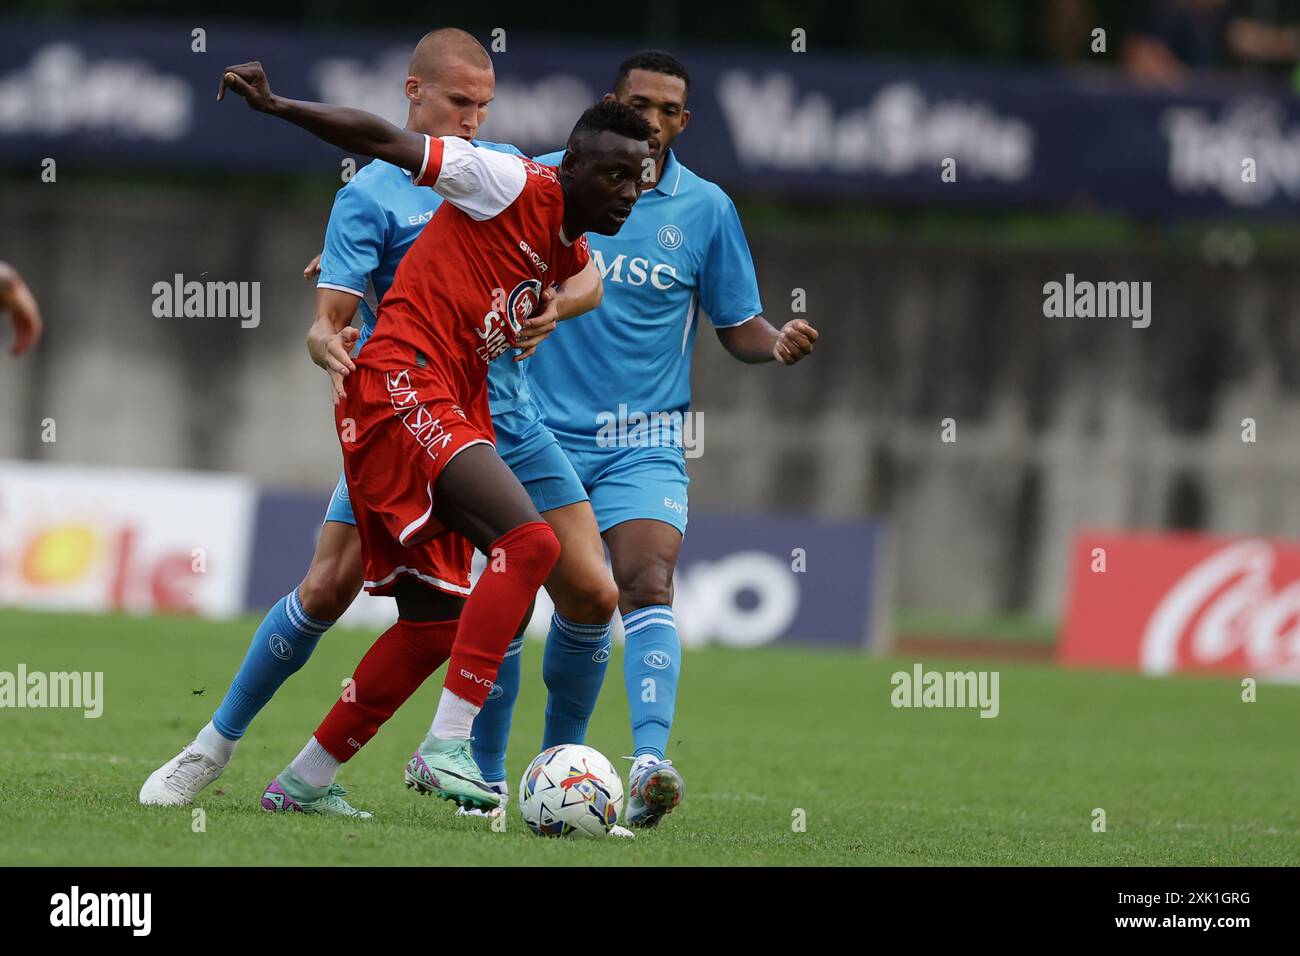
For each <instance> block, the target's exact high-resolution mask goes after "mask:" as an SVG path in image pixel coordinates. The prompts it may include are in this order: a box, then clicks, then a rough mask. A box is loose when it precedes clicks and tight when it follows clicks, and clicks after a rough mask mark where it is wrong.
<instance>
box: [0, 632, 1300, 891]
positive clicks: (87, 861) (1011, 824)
mask: <svg viewBox="0 0 1300 956" xmlns="http://www.w3.org/2000/svg"><path fill="white" fill-rule="evenodd" d="M254 623H255V622H254V621H252V620H243V621H236V622H221V623H214V622H206V621H197V620H190V619H183V618H161V617H159V618H130V617H120V616H104V617H96V616H82V615H56V614H33V613H21V612H15V611H0V671H10V672H13V671H16V670H17V666H18V664H19V663H23V664H26V665H27V668H28V670H29V671H36V670H40V671H66V670H79V671H87V670H89V671H103V672H104V697H105V703H104V712H103V716H101V717H100V718H98V719H85V718H84V717H82V716H81V713H80V712H79V711H69V710H51V709H46V710H37V709H21V710H20V709H7V708H6V709H0V864H35V865H44V864H60V865H121V864H132V865H167V866H175V865H186V864H200V865H231V864H234V865H239V864H256V865H286V864H316V865H348V864H401V865H422V866H430V865H439V864H453V865H463V864H525V865H542V866H549V865H564V864H581V865H592V864H623V865H628V864H638V865H642V864H668V865H692V864H728V865H747V864H778V865H779V864H798V865H806V864H995V865H996V864H1028V865H1037V864H1053V865H1055V864H1082V865H1100V864H1119V865H1126V864H1155V865H1163V864H1208V865H1218V864H1224V865H1235V864H1269V865H1275V864H1296V863H1297V862H1300V804H1298V803H1297V801H1296V799H1295V796H1296V793H1297V792H1300V760H1297V757H1296V746H1295V744H1296V739H1297V737H1296V734H1297V728H1298V727H1300V688H1296V687H1288V686H1275V685H1267V684H1265V685H1261V686H1260V687H1259V691H1258V700H1257V702H1255V703H1244V702H1243V701H1242V700H1241V688H1240V685H1239V683H1238V682H1237V681H1235V680H1217V679H1176V680H1150V679H1145V678H1141V677H1137V676H1133V675H1127V674H1103V673H1091V672H1071V671H1062V670H1057V669H1055V668H1051V667H1044V666H1009V665H1008V666H999V665H998V664H996V663H991V662H980V663H978V664H970V665H968V666H964V667H963V666H961V665H958V664H951V663H947V662H940V661H926V662H925V663H926V666H927V667H929V668H935V669H945V670H946V669H971V668H986V669H987V668H994V669H997V670H998V671H999V672H1000V675H1001V681H1000V697H1001V712H1000V714H999V716H998V717H996V718H995V719H981V718H979V717H978V715H977V713H976V711H974V710H935V709H932V710H919V709H917V710H911V709H895V708H893V707H892V706H891V705H890V691H891V686H890V675H891V674H892V673H893V672H894V671H896V670H910V668H911V666H912V663H913V662H912V660H910V659H908V660H902V659H881V658H870V657H865V656H862V655H851V654H845V653H832V652H821V651H813V650H792V649H784V648H783V649H764V650H756V651H729V650H721V649H712V648H711V649H707V650H700V651H691V652H688V653H687V655H686V662H685V668H684V671H683V681H682V685H681V690H680V693H679V699H678V712H677V723H676V725H675V726H674V728H673V745H672V749H671V754H670V756H672V757H673V758H674V760H675V762H676V763H677V764H678V765H679V766H680V767H681V768H682V770H683V772H684V775H685V778H686V782H687V793H686V799H685V802H684V803H683V804H682V806H681V807H680V808H679V809H678V810H677V811H676V812H675V813H674V814H673V815H672V816H671V817H670V818H669V819H668V820H667V822H666V823H665V824H664V825H663V826H662V827H660V828H659V829H658V830H656V831H651V832H646V833H642V834H640V835H639V836H638V837H637V839H636V840H634V841H621V840H605V841H600V842H594V841H579V840H542V839H539V838H537V837H535V836H533V835H532V834H531V833H529V832H528V830H527V828H526V827H525V826H524V825H523V822H522V820H520V819H519V817H518V813H517V810H516V808H515V807H514V806H512V807H511V808H510V814H509V817H508V826H507V828H506V830H505V832H500V833H498V832H493V831H492V830H491V829H490V828H489V827H488V826H487V824H486V822H485V821H483V820H482V819H466V818H460V819H457V818H456V817H454V816H453V808H452V807H451V805H450V804H447V803H444V802H441V801H436V800H433V799H431V798H423V797H417V796H415V795H414V794H413V793H412V792H409V791H407V790H406V789H405V788H404V787H403V786H402V769H403V766H404V764H405V761H406V758H407V756H408V755H409V754H410V752H411V750H412V748H413V747H414V746H415V744H416V743H417V742H418V741H419V740H420V738H421V737H422V735H423V733H424V731H425V729H426V727H427V724H428V721H429V719H430V718H431V716H432V710H433V706H434V702H435V700H436V695H437V691H438V688H439V687H440V684H441V681H440V680H439V679H438V678H437V677H436V676H435V678H433V679H431V680H430V681H429V682H428V683H427V684H426V685H425V686H424V687H423V688H422V689H421V690H420V692H419V693H418V694H417V695H416V697H415V698H414V699H413V700H412V701H411V702H410V703H408V705H407V706H406V707H405V708H404V709H403V710H402V711H401V712H400V713H399V714H398V715H397V716H396V717H395V718H394V719H393V720H392V721H390V723H389V724H388V725H387V726H386V727H385V728H384V729H383V730H382V731H381V732H380V734H379V736H378V737H377V738H376V739H375V740H374V741H373V742H372V743H371V744H370V745H369V746H368V747H366V748H365V750H364V751H362V752H361V753H360V754H359V755H358V756H357V757H355V758H354V759H353V760H352V761H351V763H349V764H348V765H347V766H346V767H345V768H344V771H343V774H342V775H341V777H340V781H341V782H342V783H343V784H344V785H345V786H346V787H348V788H349V790H350V795H349V799H350V800H352V801H353V803H354V804H355V805H357V806H360V807H364V808H367V809H370V810H372V811H374V813H375V819H374V820H370V821H355V822H344V821H337V820H332V819H324V818H314V817H291V816H271V815H268V814H264V813H262V812H261V811H260V810H259V809H258V797H259V796H260V795H261V791H262V787H263V786H264V785H265V784H266V783H267V781H269V780H270V779H271V777H272V776H273V775H274V774H275V773H276V772H278V771H279V770H280V769H281V768H282V767H283V766H284V765H285V763H286V762H287V761H288V760H289V759H290V758H291V757H292V756H293V755H294V754H295V753H297V751H298V749H299V748H300V747H301V746H302V744H303V743H304V742H305V741H306V739H307V737H308V735H309V734H310V733H311V731H312V730H313V729H314V728H315V727H316V725H317V723H318V722H319V721H320V719H321V717H323V716H324V714H325V712H326V710H327V709H328V708H329V706H330V704H331V703H332V701H333V699H334V696H335V695H336V694H337V693H338V690H339V687H340V684H341V681H342V679H343V678H344V677H345V676H347V675H348V674H350V673H351V669H352V665H353V664H355V662H356V661H357V660H358V659H359V658H360V656H361V654H362V653H363V651H364V650H365V648H366V647H367V646H369V643H370V641H371V640H372V639H373V636H374V635H372V634H370V633H367V632H359V631H348V630H344V629H341V628H340V629H336V630H334V631H332V632H330V633H329V634H327V635H326V636H325V637H324V638H323V639H322V641H321V644H320V646H319V648H318V650H317V652H316V654H315V656H314V657H313V659H312V660H311V662H310V663H309V664H308V665H307V666H306V667H305V668H304V669H303V670H302V671H300V672H299V673H298V674H297V675H296V676H295V677H294V678H292V679H291V680H290V682H289V683H288V684H286V686H285V687H284V688H283V689H282V690H281V692H280V694H279V695H278V696H277V697H276V699H275V700H274V701H272V703H271V704H270V706H269V707H268V708H267V709H266V710H265V711H264V712H263V713H262V715H261V717H260V718H259V719H258V720H257V721H256V722H255V723H254V725H253V727H252V729H251V730H250V732H249V734H248V736H247V737H246V738H245V739H244V742H243V744H242V745H241V747H240V750H239V752H238V754H237V755H236V757H235V760H234V762H233V763H232V764H231V766H230V768H229V769H228V770H227V771H226V773H225V775H224V776H223V777H222V778H221V779H220V780H218V781H217V783H216V784H215V785H214V786H213V787H211V788H209V790H208V791H205V793H204V794H203V795H202V796H201V797H200V800H199V802H198V804H197V806H200V807H202V809H203V811H204V815H205V817H206V820H205V826H204V828H202V832H195V829H196V827H195V821H194V817H193V814H192V811H191V808H156V807H141V806H139V805H138V804H137V803H136V795H137V793H138V791H139V788H140V784H141V783H142V782H143V781H144V778H145V777H146V776H147V775H148V774H149V772H150V771H151V770H153V769H154V767H155V766H157V765H158V764H160V763H162V761H164V760H166V759H167V758H169V757H171V756H172V755H173V754H174V753H175V752H176V751H177V750H179V749H180V747H181V745H183V744H185V743H186V742H188V741H189V740H190V739H191V738H192V736H193V734H194V732H195V731H196V730H197V729H198V728H199V727H200V726H202V724H203V723H204V722H205V721H207V719H208V718H209V717H210V715H211V713H212V710H213V708H214V707H215V706H216V705H217V703H218V702H219V701H220V698H221V696H222V694H223V693H224V691H225V689H226V684H227V681H228V680H229V678H230V676H231V675H232V674H233V672H234V669H235V667H236V666H237V665H238V663H239V661H240V660H241V659H242V656H243V654H244V650H245V648H246V645H247V640H248V635H249V633H250V630H251V628H252V626H253V625H254ZM524 655H525V656H524V684H523V690H522V692H521V695H520V700H519V706H518V709H517V711H516V715H515V722H514V734H513V737H512V741H511V749H510V760H509V770H510V776H511V778H512V779H511V785H512V789H513V788H514V786H515V783H516V781H517V778H518V776H519V775H520V774H521V773H522V772H523V768H524V766H525V765H526V763H527V761H528V760H529V759H530V758H531V757H532V756H533V753H534V751H535V750H536V747H537V744H538V740H539V736H540V733H541V721H542V707H543V703H544V692H543V689H542V686H541V677H540V661H541V648H540V646H539V645H537V644H535V643H529V644H528V645H527V646H526V647H525V650H524ZM588 742H589V743H590V744H592V745H593V746H595V747H596V748H598V749H599V750H601V751H602V752H604V753H605V754H606V755H607V756H609V757H610V758H611V759H612V760H613V761H614V762H615V764H616V765H617V766H619V767H620V768H621V769H626V767H627V763H626V762H624V761H621V760H620V759H619V758H620V757H621V756H622V755H623V754H625V753H628V752H629V733H628V729H627V704H626V701H625V699H624V692H623V687H622V680H621V658H620V657H619V656H618V655H617V654H616V655H615V657H614V659H613V661H612V662H611V665H610V671H609V677H608V680H607V684H606V687H605V689H604V692H603V693H602V696H601V700H600V704H599V706H598V708H597V712H596V716H595V718H594V720H593V724H592V729H591V733H590V735H589V741H588ZM1094 808H1102V809H1104V810H1105V813H1106V832H1104V833H1099V832H1094V830H1093V810H1094ZM798 811H803V812H802V813H799V812H798ZM800 819H803V821H804V824H805V826H804V829H803V831H802V832H800V831H799V830H798V827H797V823H798V822H799V820H800Z"/></svg>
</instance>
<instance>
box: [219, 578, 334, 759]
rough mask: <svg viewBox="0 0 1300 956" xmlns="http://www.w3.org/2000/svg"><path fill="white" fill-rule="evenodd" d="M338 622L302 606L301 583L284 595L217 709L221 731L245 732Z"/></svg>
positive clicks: (231, 737) (257, 633)
mask: <svg viewBox="0 0 1300 956" xmlns="http://www.w3.org/2000/svg"><path fill="white" fill-rule="evenodd" d="M333 623H334V622H333V621H318V620H316V619H315V618H313V617H310V616H309V615H308V614H307V612H306V611H304V610H303V609H302V601H301V600H299V598H298V589H297V588H294V589H293V590H292V591H290V592H289V593H288V594H286V595H285V596H284V597H282V598H280V600H279V601H277V602H276V603H275V606H274V607H273V608H271V610H269V611H267V613H266V617H264V618H262V623H261V624H259V625H258V626H257V630H256V631H254V632H253V641H252V643H251V644H250V645H249V647H248V654H247V656H245V658H244V663H243V664H241V665H239V673H237V674H236V675H235V679H234V680H233V681H232V682H231V684H230V690H228V691H226V696H225V698H224V699H223V700H222V701H221V706H220V707H218V708H217V712H216V713H215V714H213V715H212V725H213V726H214V727H216V728H217V732H218V733H219V734H221V736H223V737H226V738H228V739H229V740H238V739H239V738H241V737H243V736H244V732H245V731H246V730H248V725H249V724H251V723H252V722H253V718H254V717H256V716H257V714H258V711H260V710H261V709H262V708H263V707H265V706H266V704H267V701H269V700H270V699H271V698H272V697H273V696H275V692H276V691H277V690H279V689H280V685H281V684H283V683H284V682H285V681H286V680H288V679H289V675H290V674H293V673H296V672H297V670H298V668H300V667H302V665H303V664H305V663H307V658H309V657H311V652H312V651H314V650H315V649H316V642H317V641H319V640H320V636H321V635H322V634H324V633H325V632H326V631H328V630H329V629H330V626H331V625H332V624H333Z"/></svg>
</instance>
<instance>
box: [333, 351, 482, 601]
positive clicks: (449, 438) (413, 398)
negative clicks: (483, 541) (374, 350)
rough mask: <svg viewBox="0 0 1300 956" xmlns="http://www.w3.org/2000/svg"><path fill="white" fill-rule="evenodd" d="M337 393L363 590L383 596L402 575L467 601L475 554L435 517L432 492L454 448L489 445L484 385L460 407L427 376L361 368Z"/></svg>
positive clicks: (436, 378)
mask: <svg viewBox="0 0 1300 956" xmlns="http://www.w3.org/2000/svg"><path fill="white" fill-rule="evenodd" d="M344 387H345V388H346V390H347V398H345V399H343V400H342V401H341V402H340V403H339V404H338V406H337V407H336V408H335V411H334V420H335V424H336V425H337V426H338V430H339V442H340V444H341V445H342V447H343V470H344V473H345V474H346V475H347V479H348V493H349V495H350V497H351V499H352V511H353V513H354V514H355V516H356V521H357V531H358V532H359V533H360V535H361V553H362V558H363V560H364V562H365V586H366V590H367V591H369V592H370V593H371V594H390V593H392V590H393V587H394V584H395V582H396V581H397V580H398V576H399V575H403V574H408V575H412V576H413V577H415V578H416V579H418V580H420V581H422V582H423V583H425V584H427V585H428V586H430V587H433V588H437V589H438V590H439V591H445V592H447V593H448V594H458V595H467V594H469V569H470V561H471V560H472V559H473V556H474V547H473V545H471V544H470V543H469V541H468V540H467V539H466V538H464V537H462V536H461V535H459V534H456V533H455V532H452V531H448V530H447V529H446V528H444V527H443V526H442V525H441V524H440V523H439V522H438V520H437V519H436V518H435V517H433V489H434V487H435V486H436V485H437V483H438V476H439V475H441V474H442V469H443V468H445V467H446V466H447V462H449V461H451V460H452V459H453V458H455V457H456V455H457V454H459V453H460V452H461V451H463V450H464V449H466V448H468V447H470V446H471V445H478V444H487V445H492V444H494V437H495V436H494V434H493V432H492V419H491V415H490V413H489V411H488V404H487V386H486V384H485V383H484V384H483V385H481V387H480V388H479V389H478V394H475V395H472V396H469V397H468V399H467V400H465V401H457V400H456V398H455V397H453V395H452V390H451V389H450V388H448V387H447V386H446V384H445V383H444V382H443V380H442V377H441V376H440V375H439V374H438V373H437V372H434V371H431V370H429V369H421V368H411V369H399V370H392V371H378V370H376V369H371V368H366V367H364V366H358V368H357V370H356V371H355V372H353V373H352V374H351V375H349V376H348V378H347V380H346V382H345V383H344ZM480 423H482V424H480Z"/></svg>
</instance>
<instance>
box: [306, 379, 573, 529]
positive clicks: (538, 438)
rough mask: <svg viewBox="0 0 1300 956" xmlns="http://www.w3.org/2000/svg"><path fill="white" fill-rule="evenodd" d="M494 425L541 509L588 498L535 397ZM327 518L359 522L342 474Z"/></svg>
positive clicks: (507, 457) (507, 458)
mask: <svg viewBox="0 0 1300 956" xmlns="http://www.w3.org/2000/svg"><path fill="white" fill-rule="evenodd" d="M492 427H493V428H494V429H495V430H496V435H497V445H496V447H497V454H498V455H500V456H501V459H502V461H504V462H505V463H506V465H507V466H509V468H510V470H511V471H513V472H514V473H515V477H516V478H518V479H519V483H520V484H521V485H523V486H524V490H525V491H527V492H528V497H529V498H531V499H533V507H534V508H536V509H537V510H538V511H539V512H542V511H550V510H552V509H554V508H563V507H564V506H565V505H571V504H575V503H577V502H579V501H586V500H587V492H586V491H584V490H583V487H582V482H581V481H580V480H579V479H578V475H577V472H575V471H574V469H573V465H572V464H570V463H569V459H568V458H567V457H566V456H565V454H564V452H563V451H562V450H561V448H560V443H559V442H558V441H556V440H555V436H554V435H552V434H551V430H550V429H549V428H547V427H546V423H545V422H543V421H542V416H541V413H540V412H539V411H538V410H537V406H536V405H534V404H533V403H532V401H526V402H524V403H522V404H521V405H519V406H518V407H516V408H514V409H513V410H511V411H508V412H503V413H501V414H499V415H493V416H492ZM325 520H326V521H339V522H342V523H343V524H350V525H355V524H356V523H357V522H356V519H355V518H354V517H353V516H352V502H351V501H350V500H349V499H348V483H347V480H346V479H345V478H344V476H342V475H339V481H338V484H337V485H335V486H334V494H333V495H331V496H330V503H329V507H328V508H326V509H325Z"/></svg>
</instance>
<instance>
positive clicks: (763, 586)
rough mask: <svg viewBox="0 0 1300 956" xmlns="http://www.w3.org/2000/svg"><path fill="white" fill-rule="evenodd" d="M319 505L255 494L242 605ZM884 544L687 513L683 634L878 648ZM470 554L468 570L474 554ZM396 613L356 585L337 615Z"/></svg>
mask: <svg viewBox="0 0 1300 956" xmlns="http://www.w3.org/2000/svg"><path fill="white" fill-rule="evenodd" d="M325 503H326V498H325V497H324V496H315V495H308V494H303V493H300V492H282V491H266V492H262V493H261V495H260V496H259V500H258V503H257V510H256V517H255V523H254V526H253V544H252V549H251V556H250V561H249V577H248V589H247V592H246V594H247V598H246V601H245V605H246V607H248V608H249V609H253V610H262V609H265V608H267V607H269V606H270V605H272V604H274V603H275V602H276V601H277V600H279V599H280V598H281V597H282V596H284V594H285V593H287V592H288V591H289V589H290V588H293V587H295V586H297V584H298V583H299V581H300V580H301V579H302V575H303V573H304V572H305V571H306V569H307V564H308V562H309V561H310V560H311V554H312V550H313V548H314V547H315V543H316V536H317V534H318V533H319V531H320V525H321V520H322V518H323V517H324V514H325ZM883 543H884V525H883V523H882V522H879V521H833V522H832V521H816V520H813V519H810V518H793V517H774V516H748V515H743V516H742V515H716V514H713V515H709V514H700V515H696V514H692V515H691V519H690V526H689V528H688V529H687V534H686V538H685V540H684V541H683V544H682V552H681V557H680V560H679V561H678V567H677V574H676V577H675V579H674V588H675V592H676V593H675V600H674V602H673V603H674V615H675V618H676V621H677V630H678V633H679V634H680V635H681V638H682V643H683V644H684V645H686V646H687V647H691V646H701V645H704V644H720V645H723V646H726V647H737V648H744V647H760V646H763V645H766V644H772V643H783V644H784V643H791V642H794V643H799V644H808V645H816V644H822V645H837V646H840V647H872V648H873V649H879V648H880V647H881V646H882V645H883V644H884V643H886V642H887V640H888V635H887V634H886V633H885V627H886V623H885V622H886V621H887V614H886V611H887V598H886V596H885V594H884V593H883V578H882V574H883V571H884V566H885V559H884V556H883ZM477 562H478V564H477V566H476V569H475V574H476V575H477V572H478V570H481V567H482V563H483V558H482V555H478V556H477ZM552 610H553V608H552V605H551V603H550V600H549V599H548V598H547V597H546V594H545V592H543V593H541V594H539V595H538V607H537V610H536V612H535V613H534V616H533V623H532V626H531V627H530V629H529V633H530V635H531V636H534V637H540V636H542V635H545V633H546V631H547V628H548V627H549V622H550V615H551V611H552ZM395 617H396V612H395V610H394V606H393V602H392V600H391V599H389V598H371V597H368V596H366V595H364V594H363V595H362V596H361V598H360V599H359V600H358V603H357V605H356V606H354V608H353V609H352V610H351V611H349V613H348V614H347V615H346V616H345V617H344V618H343V622H344V623H347V624H355V625H359V626H363V627H374V628H383V627H386V626H387V625H388V623H390V622H391V621H392V620H393V619H394V618H395ZM618 630H619V628H618V626H617V625H616V629H615V631H616V634H617V633H618Z"/></svg>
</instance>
